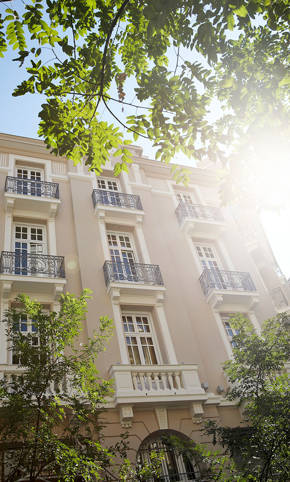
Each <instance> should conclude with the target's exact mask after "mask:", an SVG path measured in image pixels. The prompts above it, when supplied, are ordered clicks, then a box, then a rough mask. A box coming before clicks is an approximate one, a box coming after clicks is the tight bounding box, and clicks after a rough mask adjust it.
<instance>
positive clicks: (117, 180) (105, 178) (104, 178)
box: [96, 176, 122, 193]
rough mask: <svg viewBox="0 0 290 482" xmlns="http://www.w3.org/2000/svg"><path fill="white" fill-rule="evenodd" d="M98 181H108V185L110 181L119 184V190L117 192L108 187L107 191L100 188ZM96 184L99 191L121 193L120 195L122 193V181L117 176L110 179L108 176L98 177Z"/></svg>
mask: <svg viewBox="0 0 290 482" xmlns="http://www.w3.org/2000/svg"><path fill="white" fill-rule="evenodd" d="M98 180H100V181H106V183H108V181H113V182H115V183H116V184H117V188H118V190H117V191H115V190H114V189H109V188H108V186H106V189H103V188H101V187H99V186H98ZM96 184H97V189H100V190H101V191H110V192H119V193H122V190H121V185H120V180H119V179H118V178H117V177H116V176H112V177H108V176H97V178H96Z"/></svg>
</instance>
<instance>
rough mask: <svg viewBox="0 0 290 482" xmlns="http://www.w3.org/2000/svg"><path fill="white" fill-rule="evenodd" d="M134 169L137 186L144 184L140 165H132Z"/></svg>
mask: <svg viewBox="0 0 290 482" xmlns="http://www.w3.org/2000/svg"><path fill="white" fill-rule="evenodd" d="M132 168H133V171H134V177H135V181H136V183H137V184H143V181H142V176H141V172H140V166H139V164H132ZM146 186H147V184H146Z"/></svg>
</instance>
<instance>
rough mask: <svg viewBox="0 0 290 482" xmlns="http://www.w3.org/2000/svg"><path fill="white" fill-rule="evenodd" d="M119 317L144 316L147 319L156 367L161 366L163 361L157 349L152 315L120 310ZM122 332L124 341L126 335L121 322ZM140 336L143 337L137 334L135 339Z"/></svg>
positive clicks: (133, 334)
mask: <svg viewBox="0 0 290 482" xmlns="http://www.w3.org/2000/svg"><path fill="white" fill-rule="evenodd" d="M121 315H124V316H132V317H133V318H134V317H136V316H146V318H148V320H149V325H150V329H151V333H150V334H149V336H150V337H151V338H152V339H153V346H154V349H155V353H156V358H157V362H158V365H162V363H163V361H162V356H161V352H160V348H159V343H158V338H157V336H156V330H155V326H154V320H153V319H152V315H151V314H150V313H149V312H146V311H145V312H144V311H127V310H125V311H122V310H121ZM122 331H123V337H124V339H125V337H126V333H125V332H124V328H123V322H122ZM128 335H129V336H130V335H131V336H136V333H135V332H133V333H131V332H130V333H128ZM145 335H146V336H147V335H148V334H146V333H145ZM142 336H143V335H142V333H140V334H138V333H137V336H136V337H137V338H140V337H142ZM126 349H127V345H126Z"/></svg>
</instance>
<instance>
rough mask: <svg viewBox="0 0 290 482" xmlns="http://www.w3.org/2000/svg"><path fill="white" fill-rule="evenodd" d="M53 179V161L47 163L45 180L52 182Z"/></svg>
mask: <svg viewBox="0 0 290 482" xmlns="http://www.w3.org/2000/svg"><path fill="white" fill-rule="evenodd" d="M51 177H52V170H51V161H49V160H47V161H45V179H44V181H47V182H51Z"/></svg>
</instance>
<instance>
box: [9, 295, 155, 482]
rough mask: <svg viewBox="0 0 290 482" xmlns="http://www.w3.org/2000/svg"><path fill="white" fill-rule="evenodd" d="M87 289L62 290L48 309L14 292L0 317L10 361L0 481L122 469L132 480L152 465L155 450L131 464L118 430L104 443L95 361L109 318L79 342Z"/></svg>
mask: <svg viewBox="0 0 290 482" xmlns="http://www.w3.org/2000/svg"><path fill="white" fill-rule="evenodd" d="M87 297H88V296H87V294H86V292H85V293H84V294H83V295H82V296H81V297H80V298H76V297H75V296H73V295H70V294H66V295H64V296H62V298H61V307H60V311H59V312H58V313H56V312H49V313H48V312H47V311H45V310H43V307H42V306H41V305H40V304H39V303H36V302H33V301H31V300H30V299H29V298H28V297H27V296H24V295H22V296H19V297H18V298H17V299H16V305H15V306H14V307H12V308H11V309H10V310H9V311H8V312H7V317H6V319H5V320H3V322H4V323H5V324H6V327H7V330H6V333H7V340H8V343H9V346H10V349H11V352H12V356H13V368H12V369H11V365H10V367H8V371H6V373H4V377H3V378H2V379H1V380H0V404H1V407H0V453H1V455H2V453H4V462H5V482H15V481H17V480H20V479H21V480H27V481H29V482H37V481H38V480H39V479H41V480H44V479H49V480H57V481H61V482H76V481H81V482H84V481H89V480H107V477H108V480H111V481H113V480H116V481H120V480H128V473H130V474H131V476H132V479H133V480H134V477H135V476H136V477H137V478H138V477H139V476H140V477H142V475H143V474H146V473H147V474H148V473H149V474H155V475H156V474H158V473H159V466H160V457H159V458H158V457H156V454H152V456H151V458H150V460H149V461H148V463H147V465H146V466H144V467H137V468H134V467H132V466H131V464H130V462H129V460H128V459H127V449H128V444H127V440H126V436H125V434H123V436H122V435H121V438H120V441H119V442H118V443H117V444H116V445H115V446H111V447H107V448H105V447H104V444H103V440H102V428H103V427H102V421H101V419H100V413H101V411H103V410H104V406H105V402H106V397H108V396H109V395H110V394H111V392H112V388H111V382H110V381H108V380H106V379H103V378H101V377H100V376H99V375H98V371H97V369H96V366H95V362H96V358H97V356H98V354H99V353H100V352H102V351H103V350H104V349H105V342H106V341H107V339H108V337H109V336H110V335H111V331H112V325H111V321H110V320H109V319H107V318H106V317H103V318H101V319H100V321H99V326H98V332H96V333H95V334H94V336H93V337H92V338H91V339H90V340H89V341H88V343H87V344H84V343H80V337H79V335H80V330H81V327H82V323H83V319H84V316H85V313H86V305H87ZM1 460H2V457H1Z"/></svg>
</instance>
